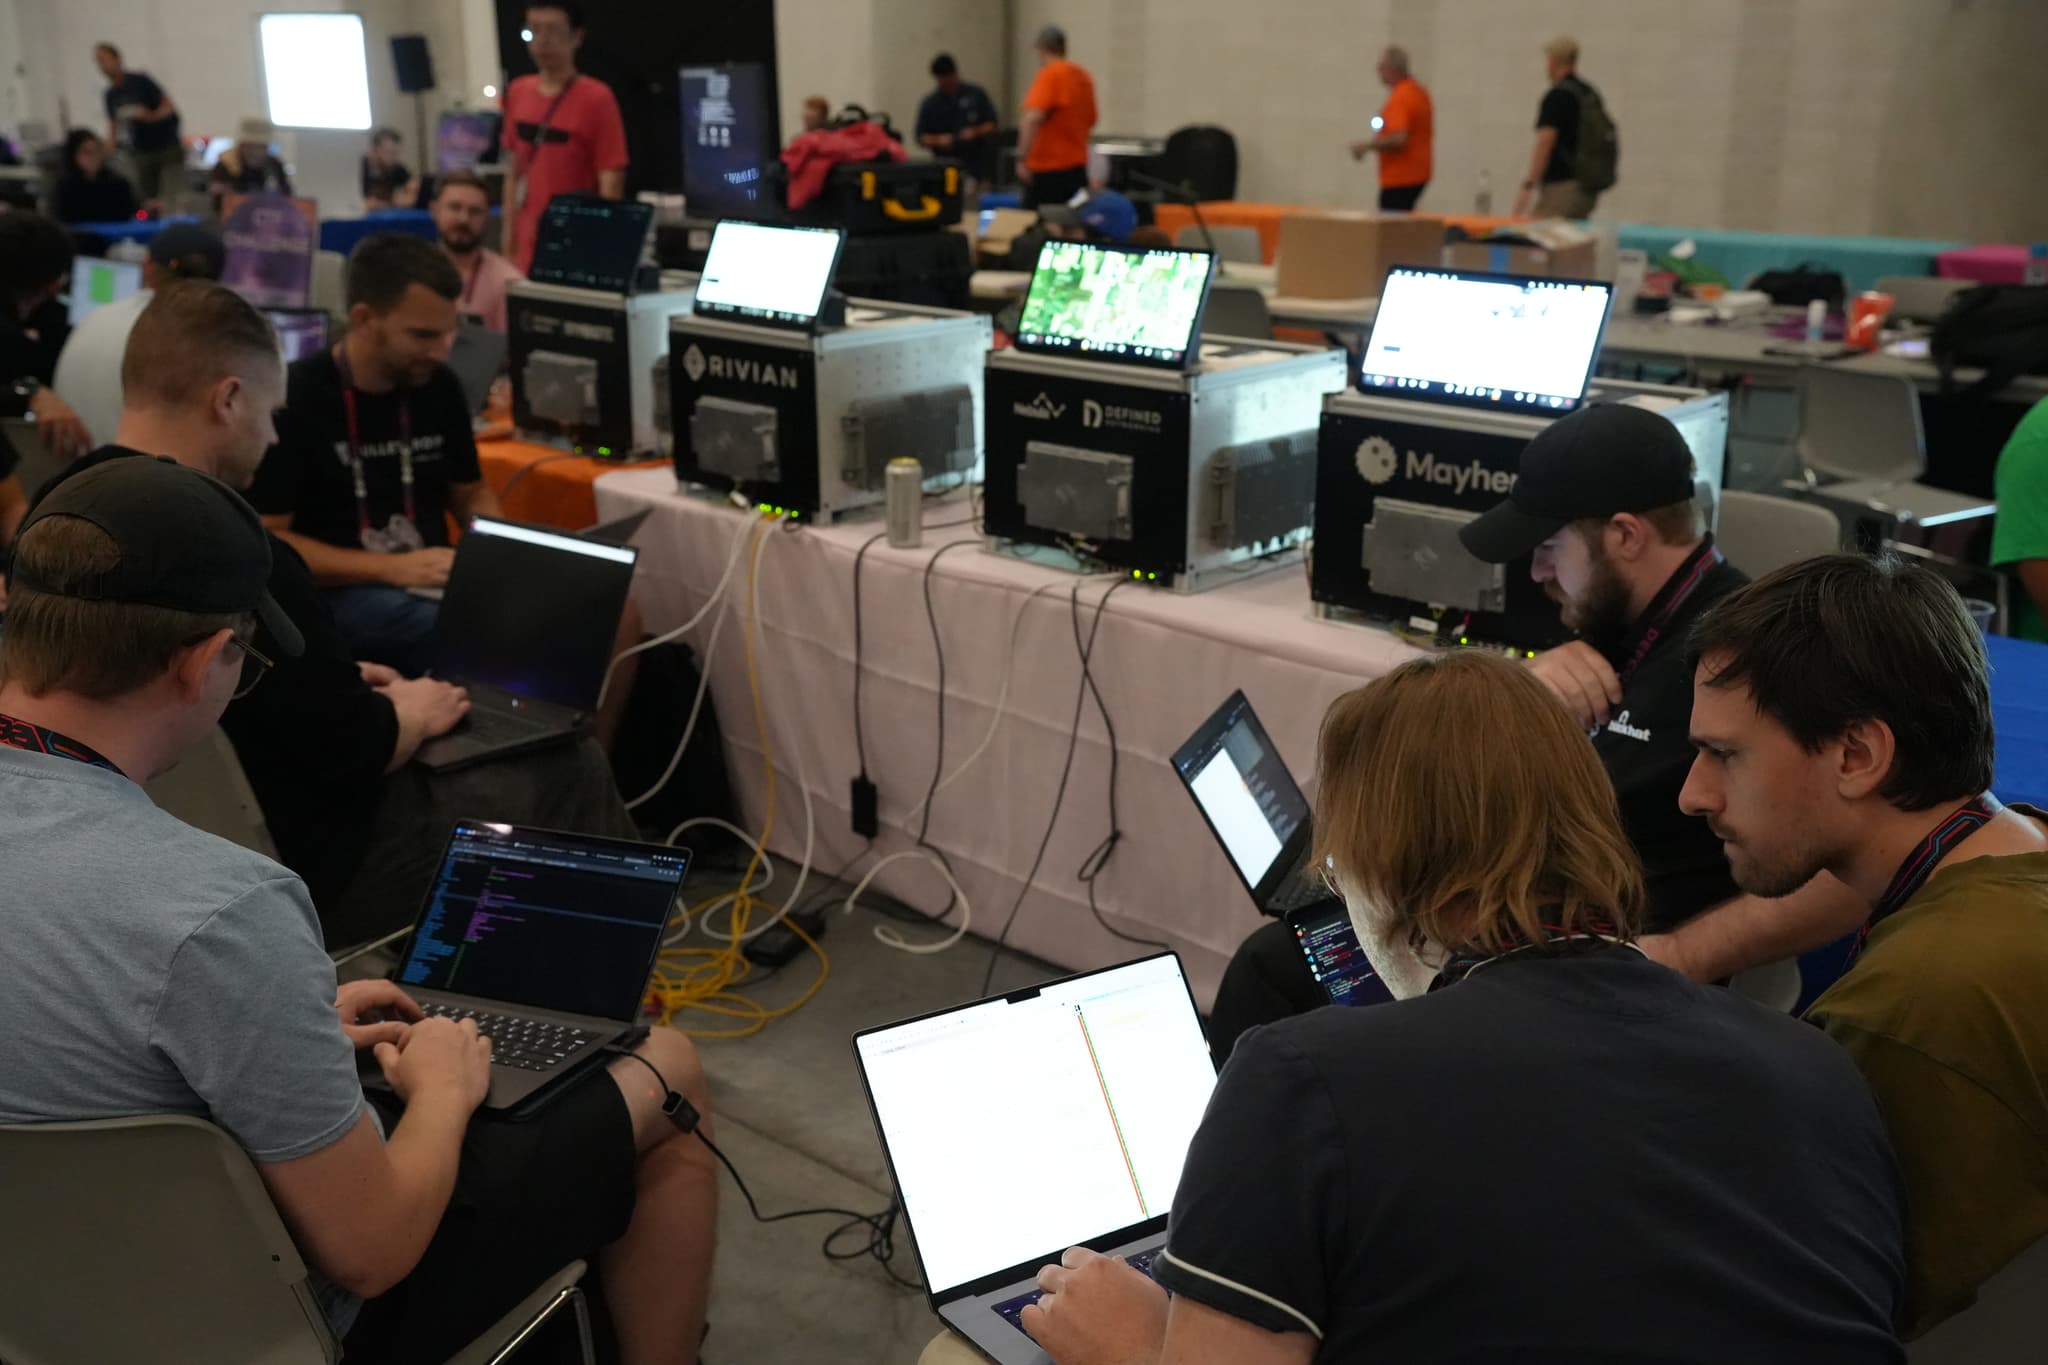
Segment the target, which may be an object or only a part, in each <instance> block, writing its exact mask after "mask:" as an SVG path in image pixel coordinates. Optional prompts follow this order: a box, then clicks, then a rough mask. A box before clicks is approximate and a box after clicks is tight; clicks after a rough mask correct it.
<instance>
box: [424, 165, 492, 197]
mask: <svg viewBox="0 0 2048 1365" xmlns="http://www.w3.org/2000/svg"><path fill="white" fill-rule="evenodd" d="M458 189H460V190H475V191H476V192H477V193H478V194H481V195H482V196H483V197H484V200H485V202H487V203H488V202H489V200H490V197H491V187H490V186H489V185H486V184H485V183H484V178H483V177H482V176H480V175H478V174H477V173H476V172H475V171H443V172H441V173H440V174H439V175H437V176H435V177H434V199H435V201H436V202H439V200H440V198H441V196H442V195H444V194H446V193H448V191H450V190H458Z"/></svg>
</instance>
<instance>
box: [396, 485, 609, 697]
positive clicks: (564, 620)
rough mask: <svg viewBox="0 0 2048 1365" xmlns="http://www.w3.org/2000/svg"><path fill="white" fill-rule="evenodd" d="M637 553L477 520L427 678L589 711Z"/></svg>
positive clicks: (444, 609)
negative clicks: (482, 686)
mask: <svg viewBox="0 0 2048 1365" xmlns="http://www.w3.org/2000/svg"><path fill="white" fill-rule="evenodd" d="M639 555H640V552H639V551H638V550H636V549H634V548H633V547H631V546H629V545H601V544H597V543H595V542H593V541H588V540H584V539H582V538H581V537H579V536H573V535H568V534H565V533H563V532H561V531H551V530H546V529H544V528H541V527H537V526H525V525H521V524H520V523H518V522H510V521H493V520H490V519H489V518H485V517H479V518H477V520H476V521H475V523H474V524H472V525H471V526H470V528H469V531H468V533H467V534H465V535H464V536H463V537H462V544H461V545H460V546H459V547H458V548H457V550H456V552H455V567H454V569H453V570H451V571H450V573H449V575H448V588H447V592H446V594H445V595H444V596H443V598H442V600H441V611H440V614H439V616H438V617H437V618H436V621H435V624H434V672H435V674H436V675H437V676H440V677H443V678H447V679H449V680H450V681H453V682H460V683H482V684H485V685H487V686H490V687H496V688H499V689H501V690H502V691H506V692H512V693H515V694H517V695H519V696H522V697H535V698H538V699H540V700H541V701H551V702H554V703H556V704H557V705H559V706H568V707H575V708H577V709H580V710H586V711H587V710H589V709H590V708H592V707H593V706H595V705H596V704H597V694H598V689H599V688H601V687H602V686H603V685H604V672H605V669H606V668H607V667H608V666H609V665H610V664H611V658H612V643H613V637H614V636H616V635H617V634H618V629H619V616H620V613H622V612H623V611H624V610H625V608H626V592H627V590H628V589H629V588H631V587H632V584H633V565H634V563H635V562H636V561H637V560H638V558H639Z"/></svg>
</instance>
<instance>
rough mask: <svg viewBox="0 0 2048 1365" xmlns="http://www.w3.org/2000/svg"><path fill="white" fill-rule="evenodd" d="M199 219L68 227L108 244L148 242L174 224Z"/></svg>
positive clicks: (142, 219)
mask: <svg viewBox="0 0 2048 1365" xmlns="http://www.w3.org/2000/svg"><path fill="white" fill-rule="evenodd" d="M198 221H199V220H198V219H197V218H190V217H185V218H161V219H158V218H123V219H121V220H120V221H119V222H114V223H67V224H65V226H66V227H68V228H70V229H71V231H73V232H74V233H78V234H79V235H81V236H83V235H86V234H90V235H92V236H95V237H103V238H105V239H106V240H107V241H108V242H147V241H149V240H150V239H151V238H153V237H155V236H156V235H157V234H158V233H159V232H162V231H163V230H164V229H165V228H166V227H168V226H170V225H171V224H172V223H196V222H198Z"/></svg>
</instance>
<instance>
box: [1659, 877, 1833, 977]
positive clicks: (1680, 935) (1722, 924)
mask: <svg viewBox="0 0 2048 1365" xmlns="http://www.w3.org/2000/svg"><path fill="white" fill-rule="evenodd" d="M1868 918H1870V902H1869V901H1866V900H1864V899H1863V897H1861V896H1859V895H1857V894H1856V893H1855V892H1854V891H1851V890H1850V889H1849V888H1848V887H1846V886H1844V885H1842V883H1840V882H1838V881H1836V880H1835V879H1834V878H1833V877H1832V876H1830V875H1828V874H1827V873H1825V872H1823V873H1821V874H1820V875H1819V876H1818V877H1815V878H1814V879H1813V880H1812V881H1810V882H1808V883H1807V884H1806V885H1805V886H1803V887H1801V888H1800V889H1799V890H1797V891H1794V892H1793V893H1792V894H1791V895H1789V896H1781V897H1779V898H1777V899H1775V900H1766V899H1764V898H1763V897H1762V896H1737V897H1736V898H1735V899H1734V900H1731V901H1723V902H1721V904H1719V905H1717V906H1715V907H1713V908H1712V909H1711V910H1704V911H1701V912H1700V913H1699V914H1697V915H1695V916H1693V918H1691V919H1689V920H1687V921H1686V922H1685V923H1684V924H1682V925H1680V926H1679V927H1678V928H1676V929H1674V930H1672V931H1671V932H1670V933H1668V934H1651V935H1649V936H1648V937H1646V938H1644V939H1643V940H1642V943H1641V946H1642V949H1643V951H1644V952H1646V953H1648V954H1649V955H1650V956H1651V957H1653V958H1655V959H1656V960H1657V961H1659V962H1661V963H1663V964H1664V965H1665V966H1667V967H1670V968H1673V969H1674V970H1677V971H1680V972H1683V973H1685V975H1687V976H1689V977H1691V978H1693V980H1695V981H1721V980H1724V979H1726V978H1727V977H1731V976H1733V975H1735V974H1736V973H1737V972H1744V971H1748V970H1749V969H1750V968H1751V967H1760V966H1762V965H1764V964H1765V963H1767V962H1782V961H1784V960H1785V959H1786V958H1791V957H1797V956H1799V955H1800V954H1801V953H1807V952H1812V951H1813V950H1814V949H1815V948H1823V947H1826V946H1827V945H1828V944H1830V943H1833V942H1834V941H1835V940H1836V939H1838V938H1841V937H1842V936H1843V935H1845V934H1851V933H1854V932H1855V931H1856V930H1857V928H1858V927H1859V926H1861V925H1862V924H1863V922H1864V921H1865V920H1867V919H1868Z"/></svg>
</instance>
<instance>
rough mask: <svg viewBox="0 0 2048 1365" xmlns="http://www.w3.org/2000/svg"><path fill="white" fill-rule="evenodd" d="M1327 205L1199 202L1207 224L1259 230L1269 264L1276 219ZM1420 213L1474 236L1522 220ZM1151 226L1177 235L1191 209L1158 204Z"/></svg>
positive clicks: (1276, 240)
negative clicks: (1202, 203) (1441, 220)
mask: <svg viewBox="0 0 2048 1365" xmlns="http://www.w3.org/2000/svg"><path fill="white" fill-rule="evenodd" d="M1328 212H1330V209H1329V207H1328V206H1327V205H1324V206H1317V205H1314V204H1250V203H1245V202H1242V201H1240V200H1235V199H1229V200H1219V201H1217V202H1216V203H1213V204H1204V205H1202V217H1203V219H1204V220H1205V221H1206V222H1207V223H1208V224H1209V226H1210V227H1248V228H1257V229H1258V230H1259V242H1260V245H1261V246H1262V247H1263V248H1264V253H1265V260H1266V264H1268V265H1271V264H1272V263H1273V257H1274V256H1275V254H1277V253H1278V252H1279V250H1280V220H1281V219H1282V218H1286V217H1290V216H1291V215H1293V214H1297V213H1328ZM1422 212H1423V213H1424V214H1426V215H1427V216H1428V217H1431V218H1441V219H1443V220H1444V222H1445V224H1446V225H1448V226H1453V227H1461V228H1463V229H1465V231H1467V232H1469V233H1471V234H1473V235H1474V236H1477V235H1478V234H1480V233H1482V232H1490V231H1492V230H1493V229H1494V228H1497V227H1499V226H1500V225H1501V224H1503V223H1514V222H1520V221H1522V220H1520V219H1516V218H1495V217H1481V216H1479V215H1478V214H1472V213H1436V212H1434V211H1432V210H1430V209H1427V208H1425V209H1423V210H1422ZM1152 219H1153V225H1154V226H1155V227H1157V228H1158V229H1159V230H1160V231H1161V232H1164V233H1165V234H1166V235H1167V236H1168V237H1174V238H1178V236H1179V234H1180V230H1181V229H1182V228H1184V227H1192V226H1193V225H1194V221H1195V213H1194V210H1193V209H1191V208H1189V207H1188V206H1187V205H1186V204H1161V205H1159V206H1158V207H1157V208H1155V209H1154V210H1153V211H1152Z"/></svg>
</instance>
